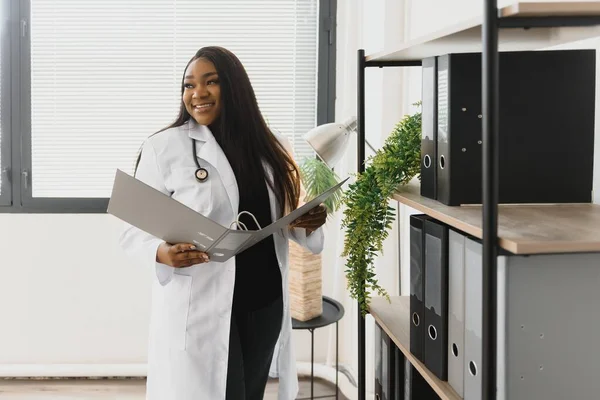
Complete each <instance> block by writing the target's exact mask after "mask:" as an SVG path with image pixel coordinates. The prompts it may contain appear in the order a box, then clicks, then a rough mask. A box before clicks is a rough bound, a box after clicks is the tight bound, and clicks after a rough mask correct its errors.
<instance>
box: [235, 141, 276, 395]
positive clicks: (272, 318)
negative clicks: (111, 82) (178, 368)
mask: <svg viewBox="0 0 600 400" xmlns="http://www.w3.org/2000/svg"><path fill="white" fill-rule="evenodd" d="M224 152H225V154H226V155H227V156H228V159H230V156H229V155H228V154H227V153H228V152H227V151H226V150H225V149H224ZM231 157H233V156H231ZM259 165H260V164H259ZM243 168H245V170H244V174H243V177H242V171H240V168H239V167H236V166H235V165H234V164H232V169H233V172H234V174H235V176H236V180H237V183H238V189H239V199H240V202H239V210H238V211H237V212H238V213H239V212H241V211H247V212H250V213H252V214H253V215H254V216H255V217H256V219H257V220H258V223H259V224H260V226H261V227H265V226H267V225H269V224H270V223H271V222H272V221H271V207H270V201H269V192H268V187H267V185H268V184H267V182H266V180H265V173H264V171H263V170H262V167H259V166H258V165H257V166H254V168H253V167H252V166H251V165H248V164H246V165H245V166H244V167H243ZM239 220H240V222H242V223H243V224H245V226H246V227H247V228H248V230H256V229H258V227H257V226H256V223H255V222H254V219H253V218H251V217H250V216H249V215H247V214H243V215H242V216H241V217H240V219H239ZM238 229H239V228H238ZM235 269H236V271H235V287H234V292H233V310H232V314H231V332H230V338H229V361H228V371H227V395H226V399H227V400H247V399H257V400H258V399H262V398H263V394H264V390H265V387H266V384H267V380H268V374H269V368H270V365H271V360H272V358H273V353H274V349H275V345H276V343H277V339H278V338H279V333H280V331H281V324H282V321H283V296H282V278H281V271H280V269H279V262H278V260H277V255H276V253H275V243H274V240H273V236H272V235H271V236H269V237H268V238H266V239H264V240H262V241H261V242H259V243H257V244H255V245H254V246H252V247H250V248H249V249H246V250H245V251H244V252H242V253H240V254H238V255H237V256H236V267H235Z"/></svg>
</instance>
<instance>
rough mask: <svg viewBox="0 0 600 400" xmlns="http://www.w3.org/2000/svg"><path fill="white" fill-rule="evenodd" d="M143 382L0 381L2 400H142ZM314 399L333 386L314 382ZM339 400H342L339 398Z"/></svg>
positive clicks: (271, 394)
mask: <svg viewBox="0 0 600 400" xmlns="http://www.w3.org/2000/svg"><path fill="white" fill-rule="evenodd" d="M144 384H145V381H144V380H141V379H135V380H80V379H76V380H17V379H8V380H6V379H4V380H3V379H0V399H2V400H75V399H77V400H88V399H89V400H109V399H110V400H143V399H144V393H145V387H144ZM314 395H315V398H319V399H324V400H331V399H335V385H332V384H330V383H329V382H326V381H323V380H319V379H315V383H314ZM298 399H310V379H309V380H306V379H301V380H300V393H299V396H298ZM339 399H340V400H346V399H345V397H343V396H342V395H340V396H339ZM264 400H277V381H275V380H273V381H270V382H269V384H268V386H267V391H266V393H265V397H264Z"/></svg>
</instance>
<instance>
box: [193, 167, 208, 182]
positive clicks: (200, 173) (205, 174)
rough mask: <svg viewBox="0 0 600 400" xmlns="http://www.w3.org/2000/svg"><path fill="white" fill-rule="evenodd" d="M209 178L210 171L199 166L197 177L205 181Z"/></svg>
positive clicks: (200, 180) (199, 180)
mask: <svg viewBox="0 0 600 400" xmlns="http://www.w3.org/2000/svg"><path fill="white" fill-rule="evenodd" d="M206 178H208V171H207V170H206V169H205V168H198V169H197V170H196V179H197V180H198V182H204V181H205V180H206Z"/></svg>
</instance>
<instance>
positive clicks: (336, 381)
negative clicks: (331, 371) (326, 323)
mask: <svg viewBox="0 0 600 400" xmlns="http://www.w3.org/2000/svg"><path fill="white" fill-rule="evenodd" d="M338 339H339V335H338V323H337V321H336V323H335V400H338V393H339V391H340V390H339V388H338V374H339V364H338V351H339V345H338Z"/></svg>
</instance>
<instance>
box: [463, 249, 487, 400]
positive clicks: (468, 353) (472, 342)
mask: <svg viewBox="0 0 600 400" xmlns="http://www.w3.org/2000/svg"><path fill="white" fill-rule="evenodd" d="M481 257H482V248H481V243H479V242H477V241H475V240H473V239H470V238H467V239H465V355H464V366H463V367H464V396H463V398H464V400H478V399H480V398H481V357H482V349H481V345H482V339H481V338H482V324H483V321H482V311H483V304H482V302H483V299H482V286H481V285H482V281H481V280H482V274H483V272H482V261H481Z"/></svg>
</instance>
